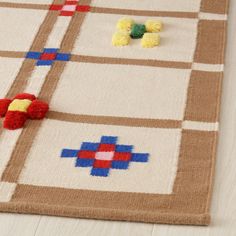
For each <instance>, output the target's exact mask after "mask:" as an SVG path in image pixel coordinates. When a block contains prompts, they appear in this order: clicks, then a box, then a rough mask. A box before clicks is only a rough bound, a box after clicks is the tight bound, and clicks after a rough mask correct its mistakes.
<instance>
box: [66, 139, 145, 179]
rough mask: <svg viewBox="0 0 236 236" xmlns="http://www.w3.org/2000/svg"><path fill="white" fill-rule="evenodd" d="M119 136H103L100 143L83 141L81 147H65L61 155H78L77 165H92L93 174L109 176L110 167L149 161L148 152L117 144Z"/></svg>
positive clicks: (118, 167)
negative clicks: (139, 151)
mask: <svg viewBox="0 0 236 236" xmlns="http://www.w3.org/2000/svg"><path fill="white" fill-rule="evenodd" d="M117 139H118V138H117V137H114V136H102V137H101V140H100V142H99V143H92V142H83V143H82V144H81V147H80V149H78V150H77V149H76V150H74V149H63V150H62V152H61V157H64V158H67V157H69V158H71V157H76V163H75V166H76V167H92V169H91V172H90V174H91V175H92V176H102V177H107V176H108V174H109V172H110V169H121V170H122V169H123V170H126V169H128V167H129V163H130V162H148V157H149V154H148V153H132V150H133V146H131V145H121V144H117Z"/></svg>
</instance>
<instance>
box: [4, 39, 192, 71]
mask: <svg viewBox="0 0 236 236" xmlns="http://www.w3.org/2000/svg"><path fill="white" fill-rule="evenodd" d="M65 44H66V43H65ZM68 49H69V48H66V47H64V48H63V49H60V51H61V52H65V53H66V52H68V51H70V50H68ZM25 55H26V52H14V51H0V56H1V57H11V58H24V57H25ZM25 60H26V61H27V60H28V61H34V60H32V59H27V58H26V59H25ZM70 61H72V62H84V63H97V64H119V65H137V66H151V67H166V68H175V69H191V67H192V63H191V62H179V61H164V60H154V59H131V58H117V57H116V58H115V57H101V56H85V55H75V54H72V55H71V58H70Z"/></svg>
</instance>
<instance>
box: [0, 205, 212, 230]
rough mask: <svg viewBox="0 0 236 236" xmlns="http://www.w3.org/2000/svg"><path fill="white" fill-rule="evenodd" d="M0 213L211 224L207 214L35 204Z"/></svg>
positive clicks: (4, 208)
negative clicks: (125, 210)
mask: <svg viewBox="0 0 236 236" xmlns="http://www.w3.org/2000/svg"><path fill="white" fill-rule="evenodd" d="M0 212H5V213H18V214H34V215H42V213H43V214H44V215H48V216H58V217H71V218H85V219H94V220H113V221H131V222H142V223H159V224H174V225H194V226H208V225H210V223H211V216H210V214H209V213H208V212H206V213H199V214H196V213H195V214H186V213H184V214H176V213H167V214H166V213H162V212H157V213H150V212H147V211H143V212H142V213H141V214H140V211H139V212H137V211H127V212H124V211H123V210H119V209H104V208H103V209H102V208H95V209H92V208H89V207H87V208H81V207H80V208H73V207H64V206H57V207H55V206H54V205H53V206H52V205H46V206H45V205H44V206H43V205H42V204H37V203H30V204H29V203H24V202H21V203H19V202H16V203H0Z"/></svg>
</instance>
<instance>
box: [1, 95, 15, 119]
mask: <svg viewBox="0 0 236 236" xmlns="http://www.w3.org/2000/svg"><path fill="white" fill-rule="evenodd" d="M11 102H12V100H11V99H0V117H4V116H5V114H6V113H7V109H8V107H9V105H10V103H11Z"/></svg>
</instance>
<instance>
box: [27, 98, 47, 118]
mask: <svg viewBox="0 0 236 236" xmlns="http://www.w3.org/2000/svg"><path fill="white" fill-rule="evenodd" d="M48 109H49V107H48V104H47V103H45V102H42V101H40V100H34V101H33V102H32V103H31V104H30V106H29V107H28V109H27V113H28V116H29V117H30V118H31V119H33V120H34V119H42V118H44V117H45V115H46V113H47V112H48Z"/></svg>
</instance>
